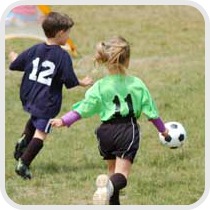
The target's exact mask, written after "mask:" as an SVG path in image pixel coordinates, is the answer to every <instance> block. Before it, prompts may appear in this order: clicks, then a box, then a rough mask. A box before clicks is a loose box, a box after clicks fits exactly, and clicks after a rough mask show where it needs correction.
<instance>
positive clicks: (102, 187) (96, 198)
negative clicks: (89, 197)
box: [93, 174, 114, 205]
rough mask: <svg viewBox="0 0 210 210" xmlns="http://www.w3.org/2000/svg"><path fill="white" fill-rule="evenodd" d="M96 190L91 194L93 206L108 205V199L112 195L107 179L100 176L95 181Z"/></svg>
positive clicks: (110, 184)
mask: <svg viewBox="0 0 210 210" xmlns="http://www.w3.org/2000/svg"><path fill="white" fill-rule="evenodd" d="M96 187H97V190H96V191H95V193H94V194H93V205H109V199H110V197H111V196H112V194H113V190H114V189H113V185H112V182H111V181H110V180H109V177H108V176H107V175H105V174H101V175H99V176H98V177H97V179H96Z"/></svg>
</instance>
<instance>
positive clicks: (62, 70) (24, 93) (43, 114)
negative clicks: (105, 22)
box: [10, 12, 92, 179]
mask: <svg viewBox="0 0 210 210" xmlns="http://www.w3.org/2000/svg"><path fill="white" fill-rule="evenodd" d="M73 25H74V22H73V20H72V19H71V18H70V17H68V16H67V15H63V14H60V13H57V12H51V13H49V15H48V16H46V18H45V19H44V20H43V22H42V28H43V30H44V33H45V35H46V37H47V41H46V43H40V44H37V45H34V46H32V47H31V48H29V49H27V50H25V51H24V52H22V53H21V54H20V55H17V54H16V53H14V52H12V53H10V59H11V60H12V63H11V64H10V70H17V71H23V72H24V75H23V79H22V83H21V87H20V99H21V102H22V105H23V108H24V110H25V111H26V112H28V113H30V115H31V116H30V119H29V120H28V122H27V123H26V126H25V129H24V132H23V134H22V137H21V139H20V140H18V142H17V144H16V146H15V152H14V158H15V159H16V160H17V161H18V163H17V166H16V169H15V171H16V173H17V174H18V175H20V176H21V177H23V178H24V179H31V172H30V170H29V166H30V164H31V162H32V161H33V160H34V158H35V157H36V156H37V154H38V153H39V152H40V150H41V149H42V147H43V142H44V140H45V139H46V137H47V134H48V133H49V130H50V123H49V119H50V118H53V117H55V116H56V115H57V114H58V113H59V111H60V108H61V103H62V87H63V85H65V87H66V88H67V89H70V88H73V87H75V86H78V85H80V86H87V85H91V84H92V79H91V78H89V77H85V78H84V79H83V80H78V78H77V77H76V75H75V73H74V70H73V66H72V60H71V57H70V56H69V54H68V52H66V51H65V50H64V49H62V48H61V45H65V44H66V42H67V40H68V38H69V32H70V29H71V27H73Z"/></svg>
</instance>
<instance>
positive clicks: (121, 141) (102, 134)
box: [96, 118, 140, 163]
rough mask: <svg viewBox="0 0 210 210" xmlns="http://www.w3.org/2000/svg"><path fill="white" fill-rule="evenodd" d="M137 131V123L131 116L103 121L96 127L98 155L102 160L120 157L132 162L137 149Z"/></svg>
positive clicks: (138, 139) (138, 136) (138, 138)
mask: <svg viewBox="0 0 210 210" xmlns="http://www.w3.org/2000/svg"><path fill="white" fill-rule="evenodd" d="M139 132H140V131H139V125H138V124H137V122H136V120H135V119H133V118H121V119H116V120H111V121H107V122H103V123H102V124H101V125H100V126H99V127H98V128H97V129H96V136H97V139H98V148H99V151H100V155H101V156H102V157H103V158H104V160H112V159H116V157H120V158H124V159H129V160H130V161H131V162H132V163H133V160H134V158H135V156H136V153H137V151H138V149H139V143H140V135H139Z"/></svg>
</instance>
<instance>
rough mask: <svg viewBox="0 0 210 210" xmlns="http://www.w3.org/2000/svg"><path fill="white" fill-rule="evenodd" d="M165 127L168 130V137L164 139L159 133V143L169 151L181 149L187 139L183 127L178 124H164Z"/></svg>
mask: <svg viewBox="0 0 210 210" xmlns="http://www.w3.org/2000/svg"><path fill="white" fill-rule="evenodd" d="M165 127H166V128H167V129H168V131H169V133H168V134H169V136H170V137H169V138H165V137H164V136H162V135H161V133H159V140H160V142H161V143H162V144H163V145H165V146H167V147H169V148H171V149H176V148H179V147H181V146H182V145H183V144H184V143H185V141H186V137H187V134H186V130H185V128H184V126H183V125H182V124H181V123H179V122H167V123H165Z"/></svg>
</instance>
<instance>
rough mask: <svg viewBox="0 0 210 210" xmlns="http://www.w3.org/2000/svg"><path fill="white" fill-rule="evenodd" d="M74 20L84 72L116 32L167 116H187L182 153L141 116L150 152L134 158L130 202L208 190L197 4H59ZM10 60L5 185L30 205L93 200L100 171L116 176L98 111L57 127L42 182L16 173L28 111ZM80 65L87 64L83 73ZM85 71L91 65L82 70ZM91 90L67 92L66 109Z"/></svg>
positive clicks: (37, 175) (41, 169)
mask: <svg viewBox="0 0 210 210" xmlns="http://www.w3.org/2000/svg"><path fill="white" fill-rule="evenodd" d="M52 8H53V10H55V11H59V12H65V13H67V14H69V15H71V16H72V17H73V19H74V20H75V26H74V28H73V29H72V32H71V38H72V39H73V40H74V42H75V44H76V45H77V48H78V52H79V55H78V57H77V58H73V62H74V64H75V71H76V73H77V75H78V76H79V77H83V76H84V75H85V74H89V75H91V76H93V78H94V79H98V78H99V77H100V76H101V75H102V73H101V72H99V73H95V72H94V73H93V71H91V68H92V69H93V64H92V63H91V62H90V58H91V56H92V54H93V52H94V46H95V44H96V43H97V42H98V41H100V40H103V39H106V38H108V37H110V36H112V35H116V34H117V35H118V34H119V35H122V36H124V37H125V38H126V39H127V40H129V41H130V43H131V63H130V69H129V73H130V74H133V75H136V76H138V77H140V78H141V79H142V80H143V81H144V82H145V83H146V84H147V86H148V87H149V89H150V91H151V93H152V95H153V97H154V99H155V101H156V103H157V106H158V108H159V112H160V115H161V117H162V119H164V121H174V120H175V121H179V122H181V123H183V125H184V126H185V128H186V130H187V134H188V141H187V142H186V144H185V145H184V146H183V147H182V148H180V149H177V150H170V149H168V148H166V147H164V146H162V145H160V143H159V142H158V135H157V132H156V130H155V128H154V127H153V126H152V124H151V123H149V122H147V120H146V118H145V117H144V116H142V117H141V119H139V123H140V125H141V131H142V135H141V137H142V141H141V149H140V150H139V152H138V154H137V157H136V160H135V162H134V164H133V168H132V172H131V175H130V177H129V181H128V186H127V188H126V189H125V190H123V192H122V195H121V203H122V204H124V205H189V204H193V203H195V202H196V201H198V200H199V199H200V197H201V196H202V194H203V192H204V190H205V162H204V159H205V153H204V152H205V117H204V116H205V107H204V104H205V91H204V90H205V63H204V61H205V60H204V58H205V23H204V19H203V17H202V15H201V14H200V12H199V11H198V10H197V9H195V8H193V7H190V6H52ZM32 44H34V42H32V41H31V40H24V41H22V40H13V41H11V40H10V41H7V42H6V56H7V55H8V52H9V50H11V49H14V50H16V51H17V52H21V51H22V50H24V49H25V48H27V47H29V46H31V45H32ZM8 65H9V64H8V60H6V70H5V71H6V73H5V76H6V77H5V83H6V87H5V95H6V99H5V101H6V113H5V117H6V122H5V123H6V125H5V127H6V131H5V136H6V148H5V159H6V164H5V166H6V169H5V171H6V174H5V180H6V183H5V188H6V192H7V194H8V196H9V197H10V198H11V200H13V201H14V202H15V203H18V204H22V205H38V204H40V205H45V204H46V205H78V204H81V205H83V204H84V205H86V204H87V205H89V204H91V201H92V194H93V192H94V190H95V178H96V177H97V175H98V174H100V173H106V165H105V162H104V161H103V160H102V159H101V157H100V155H99V152H98V149H97V143H96V138H95V136H94V129H95V128H96V127H97V125H98V124H99V123H100V121H99V118H98V117H97V116H95V117H93V118H91V119H85V120H81V121H79V122H78V123H76V124H74V125H73V126H72V127H71V128H70V129H67V128H63V129H54V130H53V133H52V135H50V136H49V138H48V140H47V141H46V144H45V147H44V149H43V150H42V152H41V153H40V155H39V156H38V157H37V158H36V159H35V161H34V162H33V163H32V166H31V170H32V173H33V179H32V180H31V181H25V180H22V179H21V178H20V177H18V176H16V174H15V172H14V167H15V161H14V159H13V150H14V145H15V143H16V140H17V139H18V138H19V136H20V134H21V132H22V130H23V127H24V125H25V122H26V120H27V119H28V117H29V116H28V114H27V113H24V112H23V110H22V107H21V103H20V100H19V86H20V82H21V77H22V73H18V72H10V71H9V70H8ZM77 69H78V71H77ZM81 69H84V71H81ZM85 91H86V88H81V87H76V88H74V89H72V90H70V91H67V90H66V89H64V99H63V105H62V110H61V112H60V114H59V116H61V115H62V114H64V113H65V112H67V111H68V110H70V108H71V105H72V104H73V103H75V102H76V101H78V100H80V99H81V98H82V97H83V96H84V93H85Z"/></svg>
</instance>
